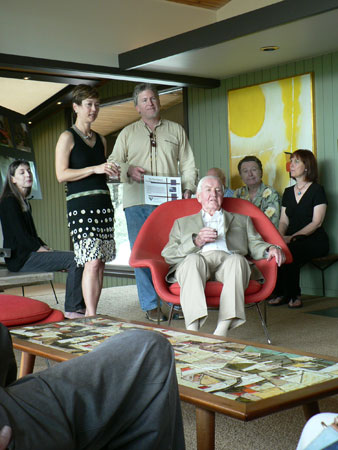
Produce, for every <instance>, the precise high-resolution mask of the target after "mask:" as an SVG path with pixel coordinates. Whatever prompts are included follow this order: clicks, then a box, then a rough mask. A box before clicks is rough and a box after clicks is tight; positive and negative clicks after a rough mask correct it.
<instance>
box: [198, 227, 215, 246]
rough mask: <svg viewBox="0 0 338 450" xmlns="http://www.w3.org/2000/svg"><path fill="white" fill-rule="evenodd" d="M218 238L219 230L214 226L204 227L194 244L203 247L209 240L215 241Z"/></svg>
mask: <svg viewBox="0 0 338 450" xmlns="http://www.w3.org/2000/svg"><path fill="white" fill-rule="evenodd" d="M216 240H217V231H216V230H215V229H214V228H210V227H204V228H202V229H201V230H200V232H199V233H198V234H197V235H196V237H195V239H194V244H195V245H196V247H199V248H202V247H203V245H205V244H208V243H209V242H215V241H216Z"/></svg>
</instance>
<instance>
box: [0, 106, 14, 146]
mask: <svg viewBox="0 0 338 450" xmlns="http://www.w3.org/2000/svg"><path fill="white" fill-rule="evenodd" d="M0 145H4V146H6V147H13V143H12V134H11V130H10V127H9V122H8V118H7V116H4V115H3V114H0Z"/></svg>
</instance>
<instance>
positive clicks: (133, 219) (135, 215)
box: [124, 205, 157, 311]
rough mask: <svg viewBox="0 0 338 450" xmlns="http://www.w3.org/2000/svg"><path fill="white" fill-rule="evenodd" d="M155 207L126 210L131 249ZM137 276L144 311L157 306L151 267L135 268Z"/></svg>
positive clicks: (138, 290)
mask: <svg viewBox="0 0 338 450" xmlns="http://www.w3.org/2000/svg"><path fill="white" fill-rule="evenodd" d="M155 208H156V206H150V205H137V206H129V208H126V209H125V210H124V213H125V215H126V220H127V228H128V237H129V243H130V248H131V249H132V248H133V245H134V242H135V240H136V237H137V235H138V232H139V231H140V229H141V227H142V225H143V224H144V222H145V221H146V219H147V218H148V217H149V216H150V214H151V213H152V212H153V211H154V209H155ZM135 278H136V285H137V292H138V297H139V300H140V305H141V308H142V309H143V311H150V310H151V309H155V308H157V294H156V292H155V289H154V285H153V281H152V278H151V272H150V269H135Z"/></svg>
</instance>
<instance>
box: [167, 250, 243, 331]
mask: <svg viewBox="0 0 338 450" xmlns="http://www.w3.org/2000/svg"><path fill="white" fill-rule="evenodd" d="M250 274H251V269H250V265H249V263H248V261H247V259H246V258H245V257H244V256H242V255H238V254H231V255H229V254H228V253H225V252H223V251H220V250H212V251H209V252H205V253H191V254H190V255H188V256H187V257H186V258H185V259H184V261H183V262H182V263H181V264H180V265H179V266H178V267H177V269H176V272H175V276H176V279H177V281H178V283H179V285H180V287H181V295H180V300H181V306H182V310H183V314H184V319H185V325H186V327H188V326H189V325H190V324H191V323H192V322H194V321H196V320H198V319H200V325H201V326H202V325H203V324H204V322H205V321H206V319H207V317H208V309H207V304H206V299H205V293H204V289H205V284H206V282H207V281H208V280H216V281H220V282H221V283H223V289H222V293H221V297H220V306H219V314H218V321H221V320H229V319H232V322H231V325H230V328H235V327H238V326H239V325H242V324H243V323H244V322H245V310H244V291H245V289H246V288H247V286H248V284H249V281H250Z"/></svg>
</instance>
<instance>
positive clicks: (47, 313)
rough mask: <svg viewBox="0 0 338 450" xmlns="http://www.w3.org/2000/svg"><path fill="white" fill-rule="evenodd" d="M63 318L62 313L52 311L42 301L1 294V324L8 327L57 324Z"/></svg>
mask: <svg viewBox="0 0 338 450" xmlns="http://www.w3.org/2000/svg"><path fill="white" fill-rule="evenodd" d="M63 318H64V316H63V313H62V312H61V311H58V310H56V309H52V308H51V307H50V306H49V305H47V303H44V302H40V300H34V299H32V298H28V297H21V296H18V295H6V294H0V322H1V323H2V324H4V325H5V326H6V327H18V326H23V325H29V324H38V323H48V322H57V321H59V320H63Z"/></svg>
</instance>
